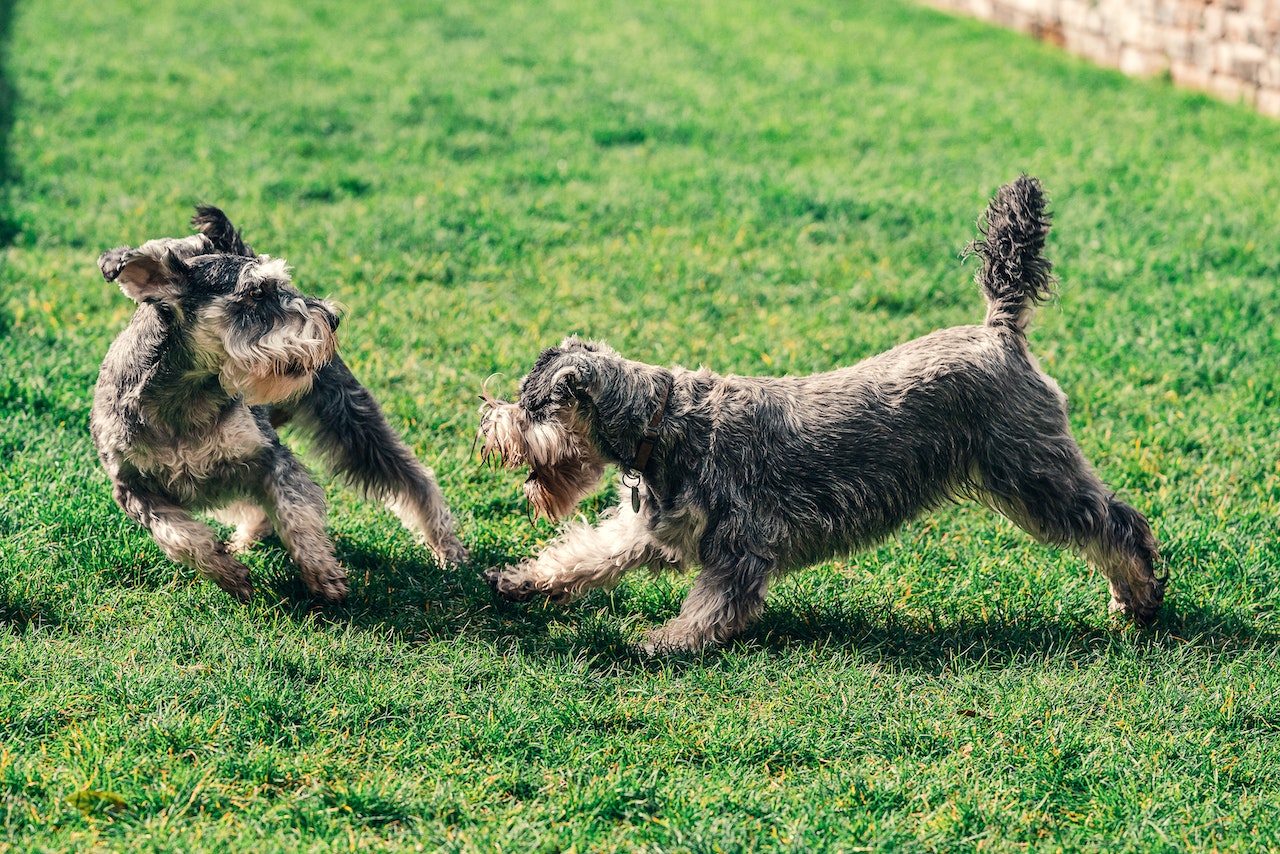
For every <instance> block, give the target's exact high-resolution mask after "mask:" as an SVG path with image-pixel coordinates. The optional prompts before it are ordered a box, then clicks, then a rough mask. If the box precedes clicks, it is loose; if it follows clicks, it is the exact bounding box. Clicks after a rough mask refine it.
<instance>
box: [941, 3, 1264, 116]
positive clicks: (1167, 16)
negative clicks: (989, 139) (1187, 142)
mask: <svg viewBox="0 0 1280 854" xmlns="http://www.w3.org/2000/svg"><path fill="white" fill-rule="evenodd" d="M924 2H926V3H927V4H929V5H931V6H934V7H937V8H940V9H945V10H950V11H956V12H962V13H965V14H968V15H972V16H974V17H976V18H981V19H983V20H986V21H991V22H993V23H996V24H1000V25H1001V26H1005V27H1009V28H1011V29H1015V30H1021V31H1023V32H1026V33H1030V34H1032V35H1034V36H1035V37H1036V38H1039V39H1043V40H1044V41H1048V42H1052V43H1053V44H1056V45H1058V46H1059V47H1063V48H1065V49H1066V50H1069V51H1071V52H1072V53H1075V54H1079V55H1080V56H1083V57H1086V58H1088V59H1091V60H1093V61H1094V62H1097V63H1099V64H1100V65H1108V66H1112V67H1114V68H1119V69H1120V70H1121V71H1123V72H1125V73H1126V74H1132V75H1140V76H1150V75H1155V74H1162V73H1165V72H1167V73H1168V74H1169V75H1170V76H1171V77H1172V78H1173V81H1174V82H1175V83H1177V84H1179V85H1182V86H1188V87H1191V88H1195V89H1202V90H1204V91H1207V92H1212V93H1213V94H1215V95H1218V96H1219V97H1222V98H1225V99H1227V100H1229V101H1243V102H1245V103H1247V104H1249V105H1251V106H1253V107H1256V108H1257V109H1258V110H1259V111H1260V112H1263V113H1267V114H1268V115H1272V116H1280V0H924Z"/></svg>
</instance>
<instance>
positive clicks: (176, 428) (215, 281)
mask: <svg viewBox="0 0 1280 854" xmlns="http://www.w3.org/2000/svg"><path fill="white" fill-rule="evenodd" d="M192 224H193V225H195V226H196V227H197V228H198V229H199V230H200V233H199V234H195V235H192V236H190V237H185V238H159V239H156V240H150V241H148V242H147V243H145V244H143V245H142V246H141V247H138V248H137V249H133V248H130V247H122V248H119V249H113V250H110V251H108V252H104V253H103V254H102V256H101V257H100V258H99V259H98V266H99V268H100V269H101V270H102V275H103V277H104V278H105V279H107V281H115V282H118V283H119V285H120V288H121V290H123V291H124V292H125V294H126V295H128V296H129V297H130V298H132V299H133V300H135V301H137V302H138V310H137V311H136V312H135V313H134V316H133V319H132V321H131V322H130V324H129V326H128V328H127V329H125V331H124V332H122V333H121V334H120V336H119V337H118V338H116V340H115V341H114V342H113V343H112V345H111V348H110V350H109V351H108V353H107V357H106V359H105V360H104V361H103V363H102V369H101V372H100V373H99V376H98V384H97V387H96V390H95V392H94V400H93V409H92V411H91V413H90V417H89V427H90V432H91V433H92V434H93V440H94V444H95V445H96V446H97V448H98V455H99V457H100V458H101V460H102V464H103V466H105V468H106V470H107V473H108V474H109V475H110V477H111V481H112V484H113V486H114V494H115V498H116V501H117V502H119V504H120V506H121V507H122V508H123V509H124V511H125V513H127V514H128V515H129V516H130V517H131V518H132V519H134V520H135V521H136V522H138V523H139V524H141V525H142V526H143V527H144V528H146V529H147V530H148V531H149V532H151V535H152V536H153V537H154V538H155V541H156V543H157V544H158V545H159V546H160V548H161V549H162V550H163V551H164V553H165V554H166V555H168V556H169V557H170V558H172V559H173V560H175V561H178V562H180V563H183V564H185V565H187V566H190V567H192V568H194V569H196V570H198V571H199V572H201V573H203V574H204V575H207V576H208V577H210V578H211V579H213V581H215V582H216V583H217V584H218V586H219V587H221V588H222V589H224V590H226V591H227V592H228V593H230V594H231V595H233V596H235V597H236V598H238V599H241V600H247V599H248V598H249V597H250V595H251V594H252V591H253V588H252V585H251V583H250V580H249V570H248V568H247V567H246V566H245V565H244V564H243V563H241V562H240V561H239V560H237V559H236V558H235V557H234V553H235V552H240V551H243V550H245V549H248V548H250V547H251V546H252V545H253V544H255V543H256V542H258V541H259V540H261V539H262V538H263V537H265V536H267V535H268V534H270V533H271V532H272V530H273V528H274V530H275V531H276V532H277V533H279V535H280V538H281V540H283V541H284V544H285V546H286V547H287V548H288V549H289V553H290V556H291V557H292V558H293V561H294V563H295V564H297V566H298V569H299V570H300V573H301V575H302V579H303V581H304V583H305V584H306V586H307V588H308V590H310V591H311V593H312V594H313V595H315V596H318V597H320V598H322V599H325V600H328V601H333V602H336V601H341V600H342V599H344V598H345V597H346V594H347V577H346V572H345V571H344V570H343V568H342V566H341V565H340V564H339V563H338V560H337V558H336V557H335V556H334V553H333V544H332V542H331V541H330V540H329V538H328V536H327V535H326V534H325V531H324V525H325V498H324V492H323V490H321V488H320V486H319V485H318V484H316V483H315V482H314V481H313V480H312V479H311V477H310V475H308V474H307V472H306V470H305V469H304V468H303V467H302V464H301V463H300V462H299V461H298V460H297V458H296V457H294V455H293V454H292V452H290V450H289V449H288V448H287V447H285V446H284V445H283V444H281V442H280V438H279V436H277V435H276V431H275V427H276V426H279V425H280V424H281V423H282V422H283V421H286V420H289V419H292V420H293V422H294V423H295V424H296V425H297V427H298V428H300V429H301V430H303V431H304V432H306V433H307V434H309V436H310V438H311V439H312V441H313V444H314V446H315V447H316V448H317V450H318V451H319V452H320V454H321V455H323V456H324V458H325V459H326V460H327V461H328V462H329V464H330V467H331V468H332V469H333V470H334V472H335V473H336V474H338V475H340V476H341V477H343V478H344V479H345V480H347V481H348V482H350V483H351V484H352V485H354V486H356V487H357V488H359V489H360V490H362V491H363V492H365V493H366V494H368V495H370V496H371V497H374V498H378V499H381V500H383V501H385V502H386V503H387V505H388V506H389V507H390V508H391V509H392V510H393V511H394V512H395V513H396V514H397V515H398V516H399V517H400V519H401V520H402V521H403V522H404V523H405V525H406V526H408V527H410V528H411V529H413V530H414V531H415V532H416V533H417V534H418V536H419V537H420V538H421V539H422V541H423V542H425V543H426V544H427V545H428V546H429V547H430V548H431V549H432V550H433V551H434V552H435V553H436V555H437V556H438V557H439V558H440V559H441V560H444V561H449V562H460V561H463V560H465V559H466V549H465V548H464V547H463V546H462V544H461V543H459V542H458V538H457V536H456V535H455V534H454V522H453V517H452V516H451V515H450V513H449V511H448V508H447V507H446V506H445V502H444V497H443V496H442V495H441V493H440V488H439V486H438V485H437V484H436V481H435V477H434V476H433V475H432V473H431V471H430V470H429V469H427V468H425V467H424V466H423V465H422V464H421V463H420V462H418V460H417V459H416V458H415V457H414V455H413V453H412V452H411V451H410V450H409V449H408V447H406V446H405V444H404V442H403V441H401V439H400V437H399V436H398V435H397V434H396V432H395V431H394V430H393V429H392V428H391V426H390V425H389V424H388V423H387V420H386V418H385V417H384V416H383V414H382V410H381V408H380V407H379V406H378V403H377V401H375V400H374V398H373V395H371V394H370V393H369V390H368V389H366V388H365V387H364V386H363V385H361V384H360V383H359V382H358V381H357V380H356V378H355V377H354V376H352V374H351V371H350V369H348V368H347V366H346V365H345V364H344V363H343V361H342V359H341V358H339V357H338V355H337V353H336V346H337V344H336V339H335V336H334V331H335V330H336V329H337V326H338V316H337V313H336V311H335V309H334V307H333V306H332V305H331V304H329V303H326V302H325V301H323V300H317V299H312V298H310V297H305V296H303V295H302V294H300V293H299V292H298V291H297V290H296V289H294V287H293V285H292V282H291V280H290V276H289V273H288V269H287V268H286V266H285V264H284V262H283V261H281V260H278V259H272V258H270V257H268V256H266V255H261V256H260V255H257V254H256V253H255V252H254V251H253V249H252V248H250V247H249V246H248V245H246V244H245V242H244V241H243V240H242V239H241V238H240V235H239V233H238V232H237V231H236V229H235V228H234V227H233V226H232V225H231V223H230V222H229V221H228V220H227V218H226V217H225V216H224V215H223V213H222V211H220V210H218V209H217V208H213V207H201V208H199V209H198V211H197V214H196V216H195V217H194V218H193V219H192ZM200 511H207V512H210V513H212V514H213V515H214V516H216V517H217V518H219V519H220V520H221V521H224V522H226V523H228V524H231V525H235V526H236V532H235V534H234V535H233V537H232V539H231V541H230V543H223V542H222V541H221V539H219V537H218V535H217V533H216V532H215V531H214V530H213V529H212V528H210V527H209V526H208V525H207V524H205V523H204V522H202V521H199V520H198V519H196V518H194V516H193V515H192V514H193V513H195V512H200Z"/></svg>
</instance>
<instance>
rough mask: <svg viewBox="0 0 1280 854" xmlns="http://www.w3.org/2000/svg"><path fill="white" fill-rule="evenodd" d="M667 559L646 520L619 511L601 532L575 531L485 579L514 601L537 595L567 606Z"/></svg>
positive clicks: (573, 528)
mask: <svg viewBox="0 0 1280 854" xmlns="http://www.w3.org/2000/svg"><path fill="white" fill-rule="evenodd" d="M663 559H664V557H663V551H662V548H661V547H660V546H659V545H658V544H657V543H656V542H654V541H653V539H652V537H651V536H650V534H649V529H648V527H647V526H646V525H645V524H644V521H643V519H641V517H640V516H638V515H637V514H635V513H634V512H631V511H630V509H622V508H619V509H618V512H617V515H615V516H612V517H610V518H608V519H606V520H604V521H603V522H601V523H600V524H599V525H597V526H595V527H592V526H590V525H582V524H579V525H573V526H571V527H570V528H569V529H568V530H566V531H565V532H564V534H562V535H561V536H560V537H559V538H558V539H556V540H555V541H553V542H552V543H550V544H549V545H548V546H547V547H546V548H545V549H543V551H542V552H541V554H539V555H538V556H537V557H536V558H534V559H531V560H526V561H524V562H522V563H520V564H518V565H516V566H512V567H507V568H506V569H501V570H500V569H498V568H497V567H494V568H492V569H489V570H488V571H486V572H485V580H486V581H487V582H488V583H489V586H490V587H492V588H493V590H494V591H495V592H496V593H497V594H498V595H499V596H501V597H503V598H504V599H509V600H511V601H513V602H524V601H527V600H528V599H530V598H532V597H533V596H545V597H546V598H547V599H550V600H551V601H553V602H567V601H569V600H571V599H574V598H577V597H578V596H580V595H582V594H583V593H585V592H586V591H588V590H593V589H595V588H598V587H612V586H613V585H614V584H617V582H618V579H620V578H621V577H622V575H623V574H624V573H626V572H628V571H630V570H632V569H635V568H637V567H640V566H644V565H645V564H647V563H652V562H655V561H659V560H663Z"/></svg>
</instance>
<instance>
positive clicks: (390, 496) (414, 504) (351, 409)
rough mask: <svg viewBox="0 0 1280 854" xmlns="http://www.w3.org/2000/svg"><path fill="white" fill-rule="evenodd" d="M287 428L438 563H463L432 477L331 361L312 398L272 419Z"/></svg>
mask: <svg viewBox="0 0 1280 854" xmlns="http://www.w3.org/2000/svg"><path fill="white" fill-rule="evenodd" d="M281 416H283V417H284V418H285V419H292V421H291V423H293V424H295V425H296V426H297V427H300V428H301V429H303V430H304V431H306V432H307V433H309V434H310V435H311V436H312V437H313V438H314V439H315V441H316V442H317V444H318V446H319V447H318V448H317V450H318V451H319V452H320V453H321V455H323V457H324V458H325V461H326V462H327V464H328V465H329V468H330V469H331V470H332V471H333V473H334V474H335V475H337V476H338V477H340V478H342V479H343V480H345V481H347V482H348V483H350V484H351V485H352V486H353V487H355V488H356V489H359V490H361V491H363V492H364V494H365V495H367V496H369V497H370V498H374V499H378V500H380V501H382V502H384V503H385V504H386V505H387V507H388V508H389V509H390V510H391V511H392V512H393V513H395V514H396V516H397V517H398V518H399V519H400V521H401V522H402V523H403V524H404V525H405V527H407V528H409V529H410V530H412V531H414V532H415V533H416V534H417V535H418V537H419V539H420V540H421V541H423V542H424V543H425V544H426V545H427V546H428V547H429V548H430V549H431V550H432V551H433V552H434V553H435V555H436V557H437V558H439V559H440V560H441V561H443V562H445V563H451V564H462V563H465V562H466V560H467V550H466V547H464V546H463V545H462V543H460V542H459V541H458V536H457V534H456V533H455V522H454V518H453V515H452V514H451V513H450V512H449V508H448V506H447V505H446V504H445V500H444V495H443V494H442V493H441V491H440V486H439V484H438V483H436V479H435V475H434V474H432V472H431V470H430V469H428V468H427V467H426V466H424V465H423V464H422V463H421V462H419V461H418V458H417V457H415V456H414V455H413V452H412V451H411V450H409V448H408V446H407V445H405V443H404V441H403V440H402V439H401V438H400V436H399V435H398V434H397V433H396V431H395V430H393V429H392V428H391V425H390V424H388V423H387V419H386V416H385V415H384V414H383V412H382V408H381V407H380V406H379V405H378V402H377V401H376V400H374V398H373V395H372V394H370V393H369V390H368V389H366V388H365V387H364V386H363V385H361V384H360V382H359V381H358V380H357V379H356V378H355V377H354V376H353V375H352V373H351V370H350V369H349V368H348V367H347V366H346V364H344V363H343V362H342V360H341V359H340V358H338V357H336V356H335V357H334V359H333V361H332V362H330V363H329V364H328V365H327V366H325V367H324V368H323V369H321V371H320V372H319V374H318V375H317V376H316V379H315V382H314V384H313V385H312V388H311V391H310V392H308V393H307V394H306V395H304V396H303V397H302V398H301V399H299V400H298V401H297V402H296V403H293V404H291V405H289V406H288V407H281V408H279V409H277V410H273V412H272V420H273V422H275V423H279V422H278V420H277V419H278V418H279V417H281Z"/></svg>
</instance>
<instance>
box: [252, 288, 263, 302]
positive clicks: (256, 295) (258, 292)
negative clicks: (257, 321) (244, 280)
mask: <svg viewBox="0 0 1280 854" xmlns="http://www.w3.org/2000/svg"><path fill="white" fill-rule="evenodd" d="M249 299H251V300H254V301H255V302H256V301H257V300H260V299H262V288H260V287H255V288H251V289H250V290H249Z"/></svg>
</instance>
